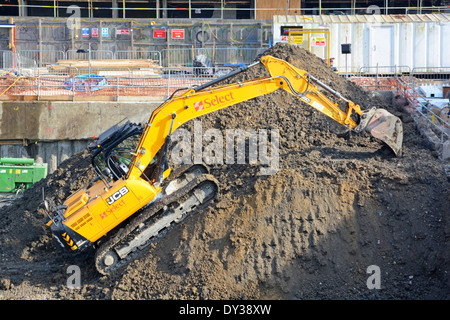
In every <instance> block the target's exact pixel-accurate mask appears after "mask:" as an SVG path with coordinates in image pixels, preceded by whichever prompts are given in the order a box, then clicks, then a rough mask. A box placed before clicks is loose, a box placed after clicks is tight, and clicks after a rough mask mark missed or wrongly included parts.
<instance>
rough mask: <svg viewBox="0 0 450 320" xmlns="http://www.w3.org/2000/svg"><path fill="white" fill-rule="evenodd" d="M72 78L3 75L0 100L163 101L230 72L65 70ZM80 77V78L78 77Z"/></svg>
mask: <svg viewBox="0 0 450 320" xmlns="http://www.w3.org/2000/svg"><path fill="white" fill-rule="evenodd" d="M67 69H68V71H67V72H71V73H73V75H72V76H67V75H61V74H58V73H55V74H45V75H40V76H37V77H28V76H15V75H14V74H6V75H3V76H1V77H0V99H5V100H6V99H8V100H22V99H24V97H26V99H28V100H44V99H49V98H50V99H52V100H70V99H72V100H76V99H77V98H81V99H86V98H89V97H93V96H97V97H103V98H105V99H106V100H108V99H110V98H114V99H118V98H120V97H154V98H155V97H156V98H161V99H165V98H167V97H168V96H170V95H171V94H172V93H173V92H174V91H175V90H178V89H181V88H189V87H193V86H197V85H201V84H204V83H206V82H208V81H211V80H212V79H215V78H217V77H218V76H220V75H223V74H225V73H228V72H229V71H231V68H215V69H214V73H213V74H210V71H211V70H210V69H209V68H194V67H191V68H162V67H159V68H155V70H154V73H153V74H152V75H145V76H142V75H139V74H138V72H140V70H129V69H128V70H126V73H127V75H125V76H102V75H96V74H83V73H82V69H80V70H78V69H76V68H71V67H67ZM80 73H81V74H80Z"/></svg>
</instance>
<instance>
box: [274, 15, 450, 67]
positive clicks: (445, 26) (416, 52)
mask: <svg viewBox="0 0 450 320" xmlns="http://www.w3.org/2000/svg"><path fill="white" fill-rule="evenodd" d="M282 26H293V27H302V28H304V29H317V28H327V29H329V30H330V33H331V44H330V45H331V57H333V58H335V66H339V67H343V66H345V63H346V61H345V60H346V56H345V55H343V54H341V44H343V43H351V44H352V53H351V54H349V55H348V56H347V59H348V61H347V63H348V66H349V67H350V66H351V67H352V68H351V69H349V70H350V71H351V72H358V70H359V68H361V67H366V68H367V67H376V66H377V65H378V66H394V65H395V66H407V67H409V68H410V69H413V68H417V67H420V68H423V67H426V68H428V71H430V72H433V69H432V68H434V67H449V66H450V59H448V56H449V53H450V41H449V39H450V15H449V14H423V15H394V16H389V15H388V16H385V15H370V16H365V15H360V16H276V17H274V19H273V35H274V43H277V42H282V41H283V40H282V35H281V31H280V30H281V27H282ZM286 41H287V39H285V42H286ZM311 51H312V52H314V53H315V54H317V55H318V56H321V57H323V58H325V56H324V49H323V48H319V47H313V48H312V50H311Z"/></svg>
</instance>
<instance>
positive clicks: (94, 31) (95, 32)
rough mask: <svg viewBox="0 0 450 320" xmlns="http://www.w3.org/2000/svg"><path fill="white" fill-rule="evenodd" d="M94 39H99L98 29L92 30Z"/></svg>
mask: <svg viewBox="0 0 450 320" xmlns="http://www.w3.org/2000/svg"><path fill="white" fill-rule="evenodd" d="M92 37H94V38H97V37H98V28H92Z"/></svg>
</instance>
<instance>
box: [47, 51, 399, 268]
mask: <svg viewBox="0 0 450 320" xmlns="http://www.w3.org/2000/svg"><path fill="white" fill-rule="evenodd" d="M258 64H263V65H264V66H265V67H266V69H267V70H268V72H269V73H270V77H261V78H257V79H254V80H248V81H243V82H237V83H232V84H226V85H219V83H220V82H221V81H223V80H225V79H228V78H230V77H233V76H235V75H237V74H239V73H241V72H244V71H246V70H247V69H249V68H252V67H254V66H256V65H258ZM318 87H321V88H322V89H323V90H326V91H328V92H329V93H331V94H332V95H333V96H335V97H337V98H338V99H337V100H339V101H343V102H345V103H346V105H347V107H346V110H345V111H343V110H341V108H339V107H338V103H333V102H332V101H331V100H329V99H328V98H327V97H326V96H325V95H324V94H323V93H321V92H320V91H319V89H318ZM278 89H283V90H285V91H287V92H288V93H290V94H292V95H294V96H295V97H297V98H298V99H299V100H300V101H303V102H304V103H306V104H308V105H309V106H311V107H313V108H315V109H316V110H318V111H320V112H322V113H324V114H326V115H327V116H329V117H330V118H331V119H333V120H334V121H337V122H338V123H340V124H342V125H343V126H345V127H347V128H349V129H350V130H353V131H355V132H362V131H368V132H370V133H371V134H372V136H374V137H376V138H378V139H380V140H381V141H383V142H384V143H386V144H387V145H388V146H389V147H390V148H391V149H392V150H393V152H394V153H395V154H396V155H397V156H400V155H401V148H402V139H403V126H402V122H401V121H400V119H399V118H397V117H395V116H394V115H392V114H391V113H389V112H388V111H386V110H384V109H376V108H373V109H370V110H365V111H363V110H361V108H360V106H359V105H356V104H355V103H353V102H352V101H350V100H348V99H346V98H344V97H343V96H342V95H341V94H340V93H338V92H336V91H335V90H333V89H332V88H330V87H329V86H327V85H325V84H324V83H322V82H320V81H319V80H318V79H316V78H315V77H313V76H312V75H310V74H308V72H306V71H304V70H300V69H298V68H296V67H294V66H292V65H291V64H289V63H287V62H286V61H283V60H280V59H277V58H274V57H272V56H263V57H261V58H260V59H259V60H258V61H255V62H254V63H252V64H250V65H248V66H244V67H240V68H238V69H236V70H234V71H232V72H230V73H228V74H226V75H224V76H221V77H219V78H217V79H214V80H212V81H210V82H208V83H205V84H203V85H199V86H195V87H192V88H185V89H183V90H184V91H183V92H180V93H179V94H177V92H175V93H174V94H173V95H172V96H171V97H170V98H168V99H167V100H166V101H165V102H163V103H162V104H161V105H160V106H159V107H158V108H156V109H155V110H154V111H153V113H152V114H151V116H150V119H149V120H148V122H146V123H145V124H139V125H138V124H133V123H130V122H129V121H126V122H125V123H122V124H117V125H114V126H113V127H111V128H110V129H108V130H106V131H105V132H103V133H102V134H101V135H99V136H98V137H96V138H95V139H94V141H93V142H92V143H91V144H90V145H89V146H88V150H89V151H90V153H91V155H92V167H93V169H94V170H95V172H96V174H97V176H96V178H94V179H93V180H92V181H91V182H90V183H89V184H88V185H87V186H86V187H84V188H82V189H80V190H78V191H77V192H75V193H73V194H72V195H70V196H69V197H68V198H67V199H66V200H65V201H63V202H62V203H55V201H53V200H51V198H45V200H44V207H45V210H46V212H47V215H48V217H49V221H48V222H47V223H46V224H47V226H49V227H50V228H51V230H52V233H53V235H54V237H55V238H56V240H57V241H58V242H59V243H60V244H61V246H63V247H65V248H67V249H69V250H71V251H75V252H77V251H80V250H83V249H85V248H87V247H90V246H94V248H95V249H96V256H95V265H96V268H97V270H98V271H99V272H100V273H102V274H105V275H107V274H111V273H113V272H116V271H117V270H119V269H121V268H122V267H123V266H126V265H127V264H128V263H129V262H130V261H132V260H134V259H135V258H136V257H138V256H139V255H140V253H141V252H143V250H145V248H146V247H147V246H148V244H149V243H151V242H152V241H155V239H157V238H158V237H160V236H161V235H163V234H166V233H167V231H169V230H170V229H171V228H172V227H173V226H174V225H175V224H176V223H178V222H180V221H182V220H183V219H184V218H185V217H187V216H189V215H191V214H192V213H194V212H196V211H197V210H199V209H201V208H202V207H204V206H206V205H208V204H209V203H210V201H211V200H212V199H214V198H215V197H216V196H217V193H218V183H217V181H216V180H215V178H214V177H213V176H212V175H210V174H209V173H208V169H207V167H206V166H203V165H193V166H186V167H183V166H181V167H180V168H179V169H177V170H174V172H171V169H170V168H169V165H168V160H167V153H168V151H169V145H170V142H171V135H172V134H173V132H174V131H175V130H176V129H177V128H178V127H180V126H181V125H183V124H184V123H186V122H187V121H189V120H192V119H194V118H197V117H200V116H203V115H205V114H208V113H211V112H214V111H217V110H220V109H223V108H226V107H229V106H232V105H235V104H237V103H240V102H243V101H246V100H249V99H252V98H255V97H258V96H261V95H265V94H268V93H271V92H274V91H276V90H278Z"/></svg>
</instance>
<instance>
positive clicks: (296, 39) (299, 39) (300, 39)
mask: <svg viewBox="0 0 450 320" xmlns="http://www.w3.org/2000/svg"><path fill="white" fill-rule="evenodd" d="M292 38H293V41H292V42H294V43H303V36H293V37H292Z"/></svg>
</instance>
